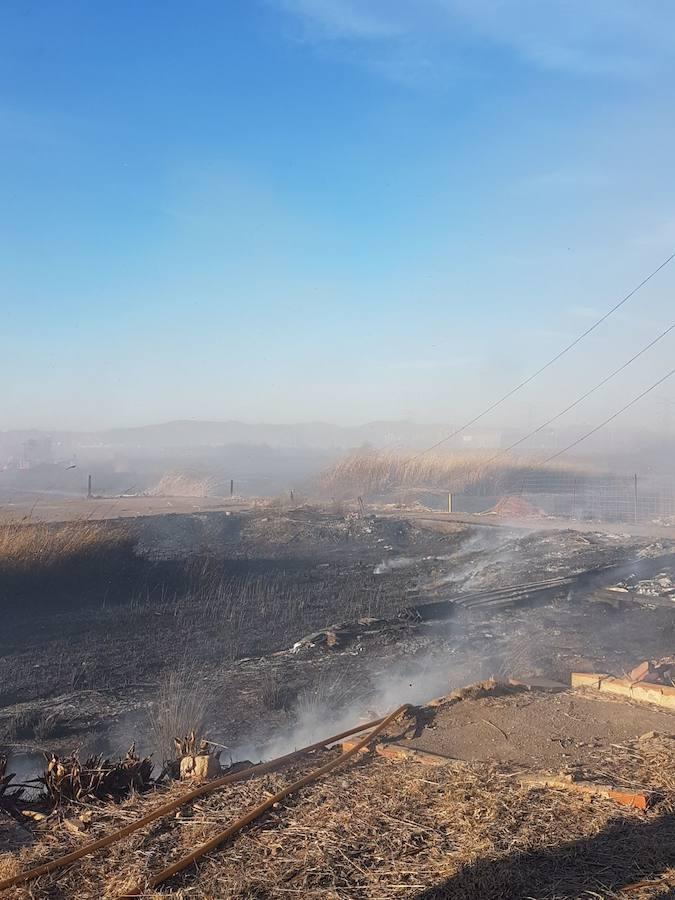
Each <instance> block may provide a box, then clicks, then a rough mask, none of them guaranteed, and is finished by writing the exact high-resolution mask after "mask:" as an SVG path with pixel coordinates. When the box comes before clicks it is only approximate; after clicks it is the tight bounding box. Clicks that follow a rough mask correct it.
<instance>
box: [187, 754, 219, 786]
mask: <svg viewBox="0 0 675 900" xmlns="http://www.w3.org/2000/svg"><path fill="white" fill-rule="evenodd" d="M220 772H221V769H220V762H219V761H218V760H217V759H216V757H215V756H212V755H211V754H202V755H198V756H184V757H183V758H182V759H181V761H180V777H181V778H182V779H186V778H193V779H196V780H198V781H204V780H205V779H207V778H215V777H216V775H220Z"/></svg>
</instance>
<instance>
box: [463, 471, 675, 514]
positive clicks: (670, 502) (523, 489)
mask: <svg viewBox="0 0 675 900" xmlns="http://www.w3.org/2000/svg"><path fill="white" fill-rule="evenodd" d="M509 493H510V496H517V497H519V498H520V499H521V500H522V501H524V505H525V504H526V505H527V506H528V507H530V508H531V511H532V514H535V515H536V514H540V515H546V516H554V517H556V518H563V519H564V518H569V519H578V520H582V521H594V522H629V523H630V522H633V523H646V522H655V523H668V522H669V520H675V478H672V477H667V476H656V475H641V474H639V473H638V474H634V475H607V476H602V477H598V476H579V477H576V478H570V477H568V476H565V477H564V478H559V479H558V478H555V477H552V476H551V475H546V474H542V475H538V474H530V475H527V476H525V477H524V478H523V479H522V481H521V483H520V484H519V485H516V486H514V488H513V489H512V490H511V491H510V492H509ZM503 499H504V495H503V494H502V495H479V494H473V493H452V495H451V500H450V504H451V508H452V510H453V512H465V513H480V512H488V511H489V510H491V509H493V508H495V507H497V506H498V504H499V503H500V501H502V500H503Z"/></svg>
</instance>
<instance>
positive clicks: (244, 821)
mask: <svg viewBox="0 0 675 900" xmlns="http://www.w3.org/2000/svg"><path fill="white" fill-rule="evenodd" d="M409 708H410V704H409V703H406V704H404V705H403V706H399V707H398V709H395V710H394V712H393V713H390V714H389V715H388V716H386V718H384V719H382V721H381V722H380V723H379V725H378V726H377V727H376V728H375V729H374V730H373V731H371V732H370V734H367V735H366V736H365V737H364V738H362V739H361V740H360V741H359V742H358V743H357V744H355V745H354V746H353V747H352V748H351V750H347V751H345V752H344V753H342V754H341V755H340V756H338V758H337V759H333V760H331V761H330V762H328V763H326V765H325V766H321V768H320V769H315V770H314V772H310V773H309V775H305V776H304V777H303V778H300V779H299V780H298V781H294V782H293V783H292V784H289V785H287V786H286V787H285V788H283V789H282V790H280V791H279V792H278V793H276V794H274V795H273V796H272V797H270V798H269V799H267V800H265V802H264V803H261V804H260V805H259V806H256V807H255V808H254V809H252V810H250V812H247V813H246V815H244V816H242V817H241V818H240V819H237V820H236V822H233V823H232V825H230V826H228V827H227V828H226V829H225V830H224V831H221V832H219V833H218V834H216V835H215V836H214V837H212V838H211V839H210V840H209V841H206V843H204V844H200V846H199V847H197V848H196V849H195V850H193V851H192V853H188V855H187V856H184V857H183V858H182V859H179V860H178V861H177V862H175V863H173V865H171V866H169V867H168V868H166V869H162V871H161V872H158V873H157V875H154V876H153V877H152V878H150V879H149V881H148V884H147V888H155V887H157V885H158V884H161V883H162V882H163V881H167V880H168V879H169V878H172V877H173V876H174V875H177V874H178V872H182V871H183V869H187V868H188V866H191V865H192V864H193V863H194V862H196V861H197V860H198V859H200V858H201V857H202V856H204V855H205V854H206V853H209V852H210V851H211V850H215V849H216V847H219V846H220V845H221V844H223V843H224V842H225V841H226V840H228V838H231V837H233V836H234V835H235V834H237V833H238V832H239V831H241V830H242V828H245V827H246V826H247V825H250V824H251V822H254V821H255V820H256V819H258V818H260V816H262V815H263V813H266V812H267V810H269V809H271V808H272V807H273V806H274V805H275V804H276V803H279V802H280V801H281V800H283V799H284V798H285V797H288V795H289V794H292V793H294V792H295V791H298V790H300V788H303V787H305V785H307V784H311V783H312V782H313V781H316V780H317V779H318V778H321V776H322V775H326V774H327V773H328V772H332V771H333V769H335V768H337V767H338V766H339V765H342V763H344V762H346V761H347V760H348V759H351V757H352V756H355V755H356V754H357V753H358V752H359V751H360V750H363V748H364V747H366V746H367V745H368V744H369V743H370V742H371V741H372V740H373V738H375V737H377V735H378V734H380V732H381V731H384V729H385V728H386V727H387V726H388V725H391V724H392V722H394V721H395V720H396V719H397V718H398V717H399V716H400V715H401V714H402V713H404V712H405V711H406V709H409ZM145 890H146V888H141V887H135V888H133V889H132V890H131V892H130V893H127V894H122V895H121V896H120V897H119V898H118V900H129V898H133V897H139V896H142V895H143V893H144V892H145Z"/></svg>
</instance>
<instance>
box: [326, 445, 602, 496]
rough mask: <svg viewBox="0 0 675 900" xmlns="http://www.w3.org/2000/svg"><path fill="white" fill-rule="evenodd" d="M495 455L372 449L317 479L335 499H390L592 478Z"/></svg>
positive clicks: (581, 471) (567, 466) (569, 466)
mask: <svg viewBox="0 0 675 900" xmlns="http://www.w3.org/2000/svg"><path fill="white" fill-rule="evenodd" d="M493 456H494V450H490V451H485V452H482V453H481V452H472V453H437V454H433V453H427V454H425V455H423V456H420V455H419V454H415V453H402V452H397V451H385V450H373V451H370V450H369V451H359V452H357V453H353V454H351V455H349V456H347V457H345V458H344V459H342V460H340V462H338V463H336V464H335V465H334V466H332V467H331V468H330V469H328V470H327V471H325V472H324V473H323V474H322V475H321V476H320V477H319V478H318V479H317V485H316V486H317V489H318V490H319V492H320V493H321V494H324V495H326V496H330V497H335V498H337V499H347V498H354V497H357V496H361V497H378V496H386V495H387V494H390V493H392V492H395V491H397V490H400V489H407V490H424V489H427V490H429V489H431V490H434V489H437V490H447V491H454V492H459V493H471V494H482V495H492V494H509V493H517V492H519V491H520V490H521V489H522V485H523V483H524V482H525V481H526V480H527V479H529V478H531V477H532V476H535V475H536V477H537V480H538V482H539V483H541V484H545V483H546V481H547V480H549V481H550V482H551V484H555V485H556V487H557V489H561V486H562V488H564V486H565V485H566V484H567V483H569V487H570V489H571V486H572V483H573V482H574V480H575V479H578V478H580V477H592V475H593V473H592V472H590V471H589V470H588V469H586V468H582V467H581V466H579V465H578V464H575V463H567V462H560V463H555V464H554V465H548V466H541V465H537V463H536V462H533V461H532V459H524V458H523V459H520V458H517V457H506V458H503V459H499V460H494V461H492V460H491V457H493Z"/></svg>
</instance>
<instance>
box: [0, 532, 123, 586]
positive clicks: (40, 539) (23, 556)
mask: <svg viewBox="0 0 675 900" xmlns="http://www.w3.org/2000/svg"><path fill="white" fill-rule="evenodd" d="M134 544H135V541H134V540H133V538H132V537H131V536H130V534H129V533H128V532H127V530H126V529H125V528H123V527H119V526H116V527H112V526H111V525H110V524H109V523H108V524H107V523H105V522H89V521H86V520H84V521H82V520H81V521H76V522H67V523H63V524H58V525H49V524H45V523H6V524H2V525H0V572H3V573H6V574H22V573H30V574H32V575H35V574H38V573H39V572H41V571H48V570H52V569H56V568H61V567H67V566H68V565H70V564H72V563H74V562H77V561H80V560H83V559H99V558H100V557H101V556H102V555H108V554H112V555H114V554H116V553H117V552H119V551H123V550H127V549H131V548H132V547H133V545H134Z"/></svg>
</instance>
